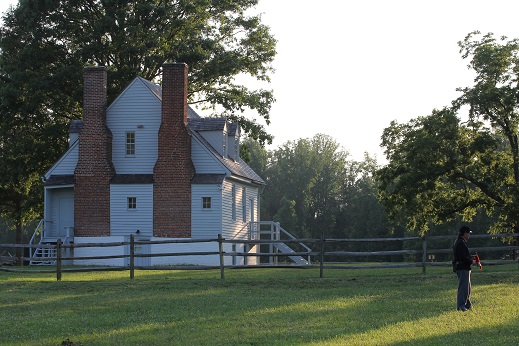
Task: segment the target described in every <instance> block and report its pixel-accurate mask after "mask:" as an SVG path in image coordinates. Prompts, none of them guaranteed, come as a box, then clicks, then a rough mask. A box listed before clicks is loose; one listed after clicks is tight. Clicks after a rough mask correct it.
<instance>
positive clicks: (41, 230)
mask: <svg viewBox="0 0 519 346" xmlns="http://www.w3.org/2000/svg"><path fill="white" fill-rule="evenodd" d="M43 237H45V220H44V219H41V220H40V222H39V223H38V226H36V229H35V230H34V233H33V235H32V237H31V240H30V241H29V252H30V257H31V258H33V257H34V254H35V252H36V249H37V248H36V245H38V244H40V243H41V240H42V239H43Z"/></svg>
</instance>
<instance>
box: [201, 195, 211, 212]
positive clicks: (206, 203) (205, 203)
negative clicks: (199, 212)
mask: <svg viewBox="0 0 519 346" xmlns="http://www.w3.org/2000/svg"><path fill="white" fill-rule="evenodd" d="M202 209H211V197H202Z"/></svg>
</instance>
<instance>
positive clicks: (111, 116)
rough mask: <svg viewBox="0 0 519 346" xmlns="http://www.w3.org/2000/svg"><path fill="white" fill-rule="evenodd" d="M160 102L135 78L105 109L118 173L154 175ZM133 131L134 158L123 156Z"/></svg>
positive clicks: (113, 158)
mask: <svg viewBox="0 0 519 346" xmlns="http://www.w3.org/2000/svg"><path fill="white" fill-rule="evenodd" d="M160 122H161V102H160V100H159V99H157V97H156V96H155V95H154V94H153V93H152V92H151V91H150V90H149V89H148V88H147V87H146V86H145V85H144V84H143V82H141V81H140V80H139V79H135V80H134V81H133V82H132V83H131V84H130V85H129V86H128V87H127V88H126V89H125V91H124V92H123V93H122V94H121V95H120V96H119V97H118V98H117V100H115V101H114V103H113V104H112V105H111V106H110V108H108V110H107V117H106V124H107V126H108V128H109V129H110V130H111V131H112V135H113V139H112V161H113V164H114V167H115V169H116V171H117V173H118V174H153V167H154V165H155V162H156V161H157V152H158V151H157V145H158V131H159V127H160ZM129 131H133V132H135V155H133V156H130V157H127V156H126V132H129Z"/></svg>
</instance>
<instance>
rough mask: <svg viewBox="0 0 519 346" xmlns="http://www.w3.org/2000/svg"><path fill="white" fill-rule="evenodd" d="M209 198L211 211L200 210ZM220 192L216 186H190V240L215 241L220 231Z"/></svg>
mask: <svg viewBox="0 0 519 346" xmlns="http://www.w3.org/2000/svg"><path fill="white" fill-rule="evenodd" d="M202 197H211V209H203V208H202ZM221 208H222V191H221V190H220V188H219V187H218V185H216V184H197V185H191V238H193V239H216V238H217V237H218V234H219V233H221V231H222V212H221V210H222V209H221Z"/></svg>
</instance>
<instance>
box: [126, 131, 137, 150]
mask: <svg viewBox="0 0 519 346" xmlns="http://www.w3.org/2000/svg"><path fill="white" fill-rule="evenodd" d="M126 156H135V132H133V131H129V132H126Z"/></svg>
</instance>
